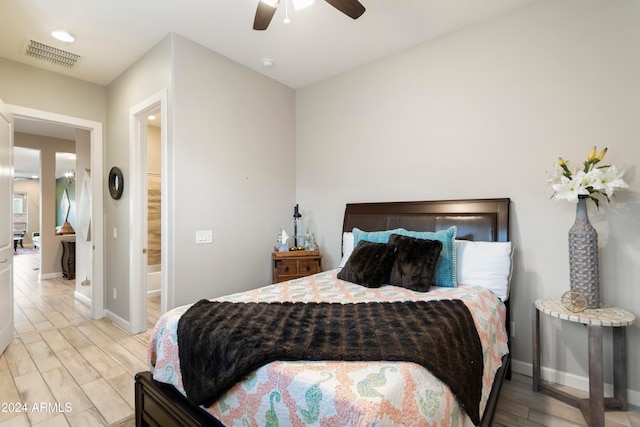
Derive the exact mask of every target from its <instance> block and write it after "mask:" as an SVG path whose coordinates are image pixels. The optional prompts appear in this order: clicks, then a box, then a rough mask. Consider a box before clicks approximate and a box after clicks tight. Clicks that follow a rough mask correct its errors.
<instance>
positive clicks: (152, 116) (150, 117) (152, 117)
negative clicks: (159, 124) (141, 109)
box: [147, 114, 156, 120]
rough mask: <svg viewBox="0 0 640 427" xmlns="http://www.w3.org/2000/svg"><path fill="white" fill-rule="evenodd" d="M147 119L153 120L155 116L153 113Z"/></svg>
mask: <svg viewBox="0 0 640 427" xmlns="http://www.w3.org/2000/svg"><path fill="white" fill-rule="evenodd" d="M147 119H149V120H155V119H156V116H154V115H153V114H151V115H150V116H149V117H147Z"/></svg>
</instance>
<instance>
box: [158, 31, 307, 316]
mask: <svg viewBox="0 0 640 427" xmlns="http://www.w3.org/2000/svg"><path fill="white" fill-rule="evenodd" d="M173 67H174V70H173V72H174V79H173V88H174V95H175V97H174V99H173V104H172V107H173V116H174V133H173V135H172V141H173V142H172V144H173V145H172V152H173V157H172V162H173V168H174V174H173V175H172V181H173V186H174V195H175V198H174V200H175V202H174V204H173V209H174V216H173V218H172V221H171V223H172V224H171V227H172V228H173V229H174V230H175V285H176V286H175V290H174V292H175V294H174V295H172V296H169V298H173V301H174V304H175V305H181V304H187V303H190V302H193V301H196V300H198V299H200V298H207V297H208V298H211V297H215V296H219V295H224V294H228V293H231V292H237V291H241V290H247V289H250V288H253V287H256V286H261V285H266V284H268V283H270V282H271V252H272V251H273V245H274V242H275V238H276V234H277V231H278V229H279V228H280V227H282V226H283V225H287V224H288V222H289V220H290V216H291V209H292V208H293V205H294V194H295V164H294V163H295V154H294V153H295V133H294V130H295V93H294V91H293V90H292V89H290V88H288V87H286V86H284V85H282V84H280V83H277V82H275V81H273V80H271V79H269V78H267V77H265V76H262V75H260V74H258V73H256V72H254V71H252V70H249V69H248V68H246V67H243V66H241V65H239V64H238V63H236V62H233V61H231V60H229V59H228V58H225V57H223V56H221V55H219V54H217V53H214V52H212V51H210V50H207V49H205V48H204V47H202V46H200V45H197V44H195V43H193V42H191V41H189V40H187V39H184V38H182V37H179V36H176V37H175V45H174V63H173ZM197 230H213V238H214V242H213V244H211V245H208V244H205V245H196V244H195V233H196V231H197ZM163 238H164V236H163Z"/></svg>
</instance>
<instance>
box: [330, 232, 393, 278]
mask: <svg viewBox="0 0 640 427" xmlns="http://www.w3.org/2000/svg"><path fill="white" fill-rule="evenodd" d="M395 251H396V248H395V247H394V246H393V245H390V244H387V243H374V242H367V241H366V240H361V241H360V242H359V243H358V245H357V246H356V247H355V248H354V249H353V252H352V253H351V256H350V257H349V259H348V260H347V263H346V264H345V265H344V267H342V270H340V272H338V279H340V280H346V281H347V282H352V283H357V284H358V285H362V286H366V287H367V288H378V287H380V286H382V285H384V284H387V283H389V273H390V272H391V266H392V265H393V260H394V257H395Z"/></svg>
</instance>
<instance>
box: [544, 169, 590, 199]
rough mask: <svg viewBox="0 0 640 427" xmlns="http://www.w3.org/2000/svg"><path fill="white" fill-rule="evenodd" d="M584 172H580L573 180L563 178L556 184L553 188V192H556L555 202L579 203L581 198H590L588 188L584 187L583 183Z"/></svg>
mask: <svg viewBox="0 0 640 427" xmlns="http://www.w3.org/2000/svg"><path fill="white" fill-rule="evenodd" d="M584 175H585V173H584V172H578V174H576V176H574V177H573V179H569V178H567V177H566V176H563V177H562V178H561V179H560V183H559V184H554V185H552V186H551V188H553V191H555V192H556V193H555V195H554V196H553V199H554V200H567V201H569V202H571V203H578V198H579V196H588V195H589V190H587V187H585V186H583V185H582V181H583V179H584Z"/></svg>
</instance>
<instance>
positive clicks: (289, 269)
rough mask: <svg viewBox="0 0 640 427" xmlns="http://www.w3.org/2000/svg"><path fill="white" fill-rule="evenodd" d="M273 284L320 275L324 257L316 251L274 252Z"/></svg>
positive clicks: (272, 257)
mask: <svg viewBox="0 0 640 427" xmlns="http://www.w3.org/2000/svg"><path fill="white" fill-rule="evenodd" d="M271 259H272V261H273V283H280V282H284V281H286V280H292V279H299V278H300V277H305V276H309V275H311V274H316V273H320V272H321V271H322V255H320V251H319V250H315V251H304V250H301V251H289V252H277V251H275V252H273V255H272V256H271Z"/></svg>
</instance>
